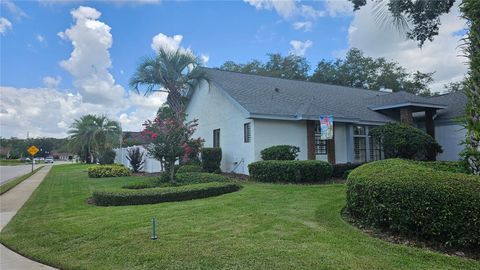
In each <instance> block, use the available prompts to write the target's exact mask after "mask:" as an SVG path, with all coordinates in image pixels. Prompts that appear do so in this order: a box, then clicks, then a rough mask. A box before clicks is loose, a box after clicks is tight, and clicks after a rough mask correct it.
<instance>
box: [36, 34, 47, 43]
mask: <svg viewBox="0 0 480 270" xmlns="http://www.w3.org/2000/svg"><path fill="white" fill-rule="evenodd" d="M35 37H36V38H37V40H38V42H40V43H43V42H45V37H44V36H42V35H40V34H37V35H36V36H35Z"/></svg>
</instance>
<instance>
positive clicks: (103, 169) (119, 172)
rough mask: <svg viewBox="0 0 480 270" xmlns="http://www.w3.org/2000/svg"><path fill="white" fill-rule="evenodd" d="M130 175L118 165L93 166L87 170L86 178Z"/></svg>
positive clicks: (124, 168) (128, 171)
mask: <svg viewBox="0 0 480 270" xmlns="http://www.w3.org/2000/svg"><path fill="white" fill-rule="evenodd" d="M131 174H132V173H131V172H130V170H129V169H128V168H126V167H124V166H119V165H95V166H92V167H89V168H88V177H91V178H101V177H119V176H130V175H131Z"/></svg>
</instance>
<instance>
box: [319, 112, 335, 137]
mask: <svg viewBox="0 0 480 270" xmlns="http://www.w3.org/2000/svg"><path fill="white" fill-rule="evenodd" d="M320 139H321V140H331V139H333V115H326V116H320Z"/></svg>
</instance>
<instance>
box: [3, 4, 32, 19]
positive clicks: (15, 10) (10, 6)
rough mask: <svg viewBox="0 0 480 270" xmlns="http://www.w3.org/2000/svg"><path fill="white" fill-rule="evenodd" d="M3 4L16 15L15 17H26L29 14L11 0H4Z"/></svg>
mask: <svg viewBox="0 0 480 270" xmlns="http://www.w3.org/2000/svg"><path fill="white" fill-rule="evenodd" d="M1 4H2V5H3V6H5V7H6V8H7V10H8V11H9V12H10V13H11V14H12V15H13V16H14V17H15V19H17V20H20V19H21V18H22V17H26V16H27V14H26V13H25V12H24V11H23V10H22V9H21V8H19V7H18V6H17V5H15V3H14V2H13V1H11V0H2V1H1Z"/></svg>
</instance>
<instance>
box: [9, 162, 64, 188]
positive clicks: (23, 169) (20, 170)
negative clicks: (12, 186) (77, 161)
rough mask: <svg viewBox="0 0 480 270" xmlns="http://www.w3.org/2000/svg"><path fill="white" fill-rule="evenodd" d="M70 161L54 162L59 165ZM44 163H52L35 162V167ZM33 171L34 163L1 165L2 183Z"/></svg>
mask: <svg viewBox="0 0 480 270" xmlns="http://www.w3.org/2000/svg"><path fill="white" fill-rule="evenodd" d="M66 163H70V162H66V161H55V162H54V163H53V164H54V165H58V164H66ZM42 165H47V166H51V165H52V164H43V163H42V164H38V165H37V164H35V165H34V167H33V168H34V169H36V168H38V166H42ZM31 171H32V164H28V165H16V166H0V185H1V184H3V183H5V182H7V181H8V180H11V179H13V178H15V177H18V176H20V175H24V174H26V173H29V172H31Z"/></svg>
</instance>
